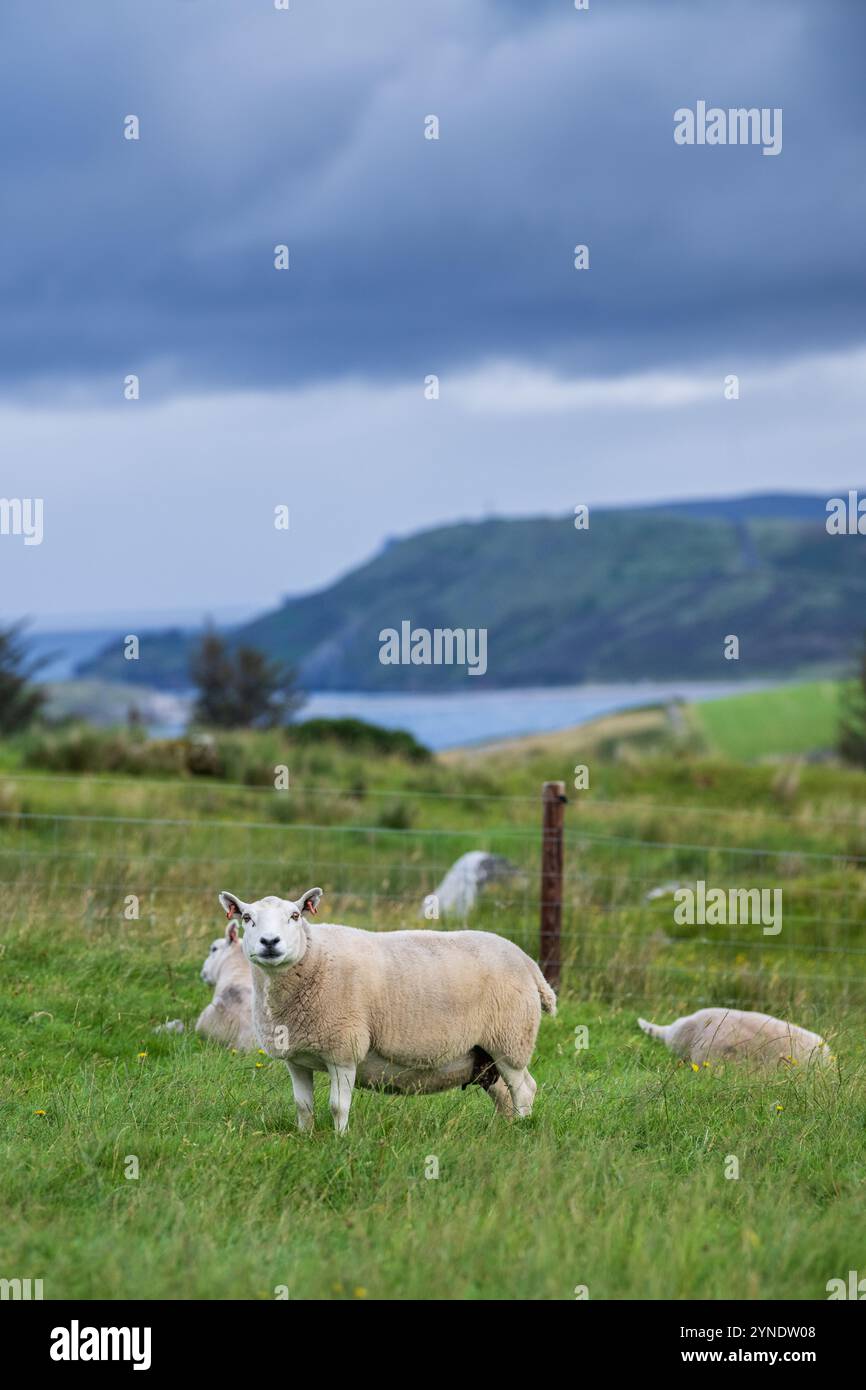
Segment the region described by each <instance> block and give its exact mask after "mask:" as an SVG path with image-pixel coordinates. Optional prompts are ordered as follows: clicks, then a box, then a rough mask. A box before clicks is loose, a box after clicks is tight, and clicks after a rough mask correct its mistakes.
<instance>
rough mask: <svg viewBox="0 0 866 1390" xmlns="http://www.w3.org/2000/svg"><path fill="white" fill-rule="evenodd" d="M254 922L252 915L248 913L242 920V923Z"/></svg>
mask: <svg viewBox="0 0 866 1390" xmlns="http://www.w3.org/2000/svg"><path fill="white" fill-rule="evenodd" d="M252 920H253V919H252V917H251V916H250V914H249V913H248V912H245V913H244V915H243V917H242V918H241V921H242V922H247V923H250V922H251V921H252Z"/></svg>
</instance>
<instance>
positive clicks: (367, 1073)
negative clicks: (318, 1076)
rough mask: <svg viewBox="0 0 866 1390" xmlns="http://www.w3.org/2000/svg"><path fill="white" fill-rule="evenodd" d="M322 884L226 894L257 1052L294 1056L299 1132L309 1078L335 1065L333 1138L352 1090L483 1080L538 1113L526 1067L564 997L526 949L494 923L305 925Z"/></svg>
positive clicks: (422, 1088) (505, 1106)
mask: <svg viewBox="0 0 866 1390" xmlns="http://www.w3.org/2000/svg"><path fill="white" fill-rule="evenodd" d="M321 897H322V890H321V888H310V889H309V890H308V891H307V892H306V893H304V894H302V896H301V897H300V898H299V899H298V901H297V902H291V901H289V900H287V899H284V898H277V897H266V898H261V899H259V901H257V902H252V903H245V902H243V901H242V900H241V899H240V898H238V897H236V896H235V895H234V894H233V893H220V895H219V900H220V903H221V904H222V906H223V908H224V909H225V912H226V913H227V915H228V917H229V919H232V918H234V917H236V916H237V917H239V918H240V919H241V921H242V922H243V927H244V936H243V949H244V954H245V955H246V957H247V959H248V960H249V961H250V962H251V964H252V965H253V972H252V975H253V1023H254V1028H255V1033H256V1038H257V1041H258V1044H259V1046H260V1047H262V1048H264V1050H265V1051H266V1052H267V1053H268V1055H269V1056H271V1057H279V1058H282V1059H283V1060H284V1061H285V1062H287V1064H288V1068H289V1072H290V1074H291V1078H292V1089H293V1091H294V1097H295V1104H296V1106H297V1111H298V1126H299V1128H300V1129H304V1130H305V1129H310V1128H311V1127H312V1124H313V1073H314V1072H316V1071H327V1073H328V1076H329V1077H330V1082H331V1096H330V1101H331V1114H332V1116H333V1118H334V1125H335V1128H336V1129H337V1132H338V1133H342V1132H343V1131H344V1130H345V1128H346V1126H347V1124H348V1120H349V1107H350V1105H351V1100H352V1089H353V1087H354V1086H355V1084H356V1083H357V1084H358V1085H359V1086H366V1087H376V1088H381V1089H384V1090H387V1091H391V1092H398V1093H401V1094H406V1093H412V1092H432V1091H443V1090H448V1089H450V1088H451V1087H454V1086H466V1085H469V1084H470V1083H473V1082H477V1083H478V1084H480V1085H482V1086H484V1088H485V1089H486V1090H488V1091H489V1093H490V1095H491V1098H492V1099H493V1102H494V1104H495V1105H496V1107H497V1109H498V1110H500V1111H501V1112H504V1113H510V1112H511V1109H512V1106H513V1113H514V1114H515V1115H517V1116H520V1117H522V1116H526V1115H529V1114H531V1113H532V1103H533V1100H534V1097H535V1089H536V1087H535V1082H534V1080H533V1079H532V1077H531V1076H530V1074H529V1071H528V1070H527V1068H528V1065H529V1061H530V1058H531V1056H532V1052H533V1048H534V1047H535V1040H536V1037H537V1035H538V1026H539V1022H540V1020H541V1013H542V1010H544V1011H545V1012H547V1013H550V1014H553V1013H555V1012H556V996H555V995H554V993H553V990H552V989H551V988H550V986H549V985H548V983H547V981H546V980H545V979H544V976H543V975H542V973H541V971H540V970H539V968H538V966H537V965H536V964H535V962H534V961H533V960H531V959H530V958H529V956H527V955H526V954H525V953H524V952H523V951H521V949H520V947H519V946H515V945H514V944H513V942H511V941H506V940H505V938H504V937H501V936H495V935H494V934H493V933H491V932H476V931H459V932H438V931H396V932H369V931H361V930H359V929H358V928H356V927H344V926H335V925H324V924H322V925H317V924H311V923H309V922H308V921H306V920H305V918H304V916H303V913H304V912H305V911H308V912H310V913H313V914H315V912H316V909H317V907H318V903H319V900H320V899H321Z"/></svg>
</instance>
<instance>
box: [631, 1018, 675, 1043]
mask: <svg viewBox="0 0 866 1390" xmlns="http://www.w3.org/2000/svg"><path fill="white" fill-rule="evenodd" d="M637 1022H638V1027H639V1028H642V1029H643V1030H644V1032H645V1033H649V1035H650V1037H651V1038H659V1039H660V1041H661V1042H667V1040H668V1030H667V1026H666V1025H665V1024H662V1023H648V1022H647V1020H646V1019H645V1018H639V1019H638V1021H637Z"/></svg>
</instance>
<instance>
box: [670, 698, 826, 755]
mask: <svg viewBox="0 0 866 1390" xmlns="http://www.w3.org/2000/svg"><path fill="white" fill-rule="evenodd" d="M839 690H840V687H839V683H838V682H837V681H807V682H805V683H804V684H802V685H784V686H780V687H779V688H777V689H775V690H761V691H758V692H756V693H753V694H750V695H731V696H728V697H727V698H726V699H724V700H708V701H707V702H706V703H705V704H700V705H697V706H696V707H695V719H696V721H697V724H698V726H699V728H700V730H701V731H702V733H703V734H704V735H705V737H706V739H707V742H708V743H709V744H710V747H711V749H712V751H713V752H714V753H717V754H721V755H722V756H723V757H727V758H737V759H741V758H742V759H752V758H760V757H762V756H764V755H768V754H769V755H784V754H786V753H790V754H796V753H809V752H811V751H812V750H813V749H822V748H833V747H834V746H835V743H836V733H837V725H838V720H839Z"/></svg>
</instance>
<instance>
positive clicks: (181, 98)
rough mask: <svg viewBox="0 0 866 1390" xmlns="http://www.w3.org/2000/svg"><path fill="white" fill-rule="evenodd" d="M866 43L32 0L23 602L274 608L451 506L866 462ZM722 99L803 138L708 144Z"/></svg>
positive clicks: (12, 70) (682, 25)
mask: <svg viewBox="0 0 866 1390" xmlns="http://www.w3.org/2000/svg"><path fill="white" fill-rule="evenodd" d="M864 49H866V7H862V6H859V5H857V4H855V3H849V0H838V3H837V2H836V0H821V3H820V4H816V3H814V0H778V3H775V0H763V2H762V3H761V5H760V6H756V5H755V4H754V3H753V0H742V2H740V0H728V2H727V3H726V4H724V5H720V4H716V3H712V2H711V0H703V2H702V0H682V2H681V3H680V0H633V3H627V2H626V0H619V3H616V0H591V7H590V10H589V11H588V12H579V11H576V10H575V9H574V7H573V4H572V3H571V0H548V2H547V3H542V2H540V0H531V3H530V0H526V2H525V3H523V0H437V2H436V3H435V4H428V3H424V0H291V8H290V10H289V11H288V12H285V11H277V10H275V9H274V8H273V2H272V0H148V3H147V4H146V5H143V4H141V3H139V0H82V3H79V4H76V5H74V6H72V5H70V4H68V3H67V0H42V3H40V4H34V3H33V2H32V0H4V4H3V6H2V10H0V131H2V140H0V148H2V160H3V171H2V193H0V198H2V206H3V216H2V219H0V293H2V314H0V439H2V470H0V478H2V481H0V496H5V497H7V498H11V497H41V498H43V499H44V540H43V542H42V544H41V545H38V546H29V547H27V546H24V544H23V539H22V538H21V537H16V536H0V609H2V613H3V615H4V616H7V617H8V616H16V615H18V614H21V613H29V614H31V615H32V616H33V617H34V618H35V619H37V620H38V621H39V622H40V623H42V624H43V625H44V624H45V623H47V622H50V621H53V620H54V619H55V618H56V617H58V616H65V617H66V618H67V619H69V618H71V617H75V618H76V619H79V618H80V619H89V620H96V619H98V618H99V617H100V616H101V615H103V614H106V613H111V614H112V615H115V616H116V617H118V618H119V619H122V618H123V615H127V614H128V621H129V622H133V621H134V620H136V619H137V618H139V617H140V615H142V614H153V613H159V612H166V613H168V612H173V611H176V612H179V613H182V614H184V615H189V614H194V613H204V612H215V613H218V614H219V613H227V612H229V611H242V610H250V609H253V608H258V607H264V606H269V605H271V604H273V603H274V602H275V601H277V600H278V599H279V598H280V597H282V596H283V595H285V594H287V593H296V592H299V591H301V590H303V589H308V588H310V587H313V586H319V585H321V584H323V583H325V582H327V581H328V580H329V579H331V578H332V577H334V576H335V575H336V574H338V573H341V572H343V571H344V570H346V569H347V568H349V567H350V566H352V565H354V564H356V563H357V562H359V561H361V560H363V559H365V558H367V557H368V556H369V555H370V554H371V553H372V552H373V551H375V550H376V549H377V548H378V547H379V546H380V545H381V543H382V541H383V539H384V538H386V537H388V536H389V535H393V534H405V533H407V532H411V531H414V530H418V529H422V528H427V527H430V526H432V525H435V524H438V523H439V522H442V521H447V520H453V519H458V518H465V517H479V516H483V515H486V514H488V513H490V512H497V513H500V514H514V515H525V514H533V513H562V512H567V511H571V510H572V508H573V506H574V505H575V503H577V502H581V501H586V502H590V503H593V502H602V501H604V502H629V501H638V500H656V499H661V498H666V497H681V496H698V495H720V494H730V493H735V492H740V491H756V490H768V489H778V490H786V491H795V490H797V491H802V490H808V491H815V492H824V491H827V490H828V489H830V490H832V489H836V488H838V487H839V486H841V485H845V486H847V485H852V486H853V485H856V483H857V482H858V481H861V480H863V479H864V469H863V465H862V460H863V457H864V444H866V406H864V395H866V393H864V385H866V329H864V301H866V293H864V290H866V285H864V279H866V269H864V264H866V262H864V255H863V228H864V225H866V180H864V178H863V157H864V128H866V84H864V83H863V80H862V55H863V52H864ZM698 100H704V101H706V102H707V103H708V105H710V106H713V105H716V106H721V107H725V108H727V107H735V106H757V107H770V108H776V107H780V108H782V111H783V147H782V151H781V153H780V154H779V155H778V156H775V157H766V156H763V155H762V153H761V149H760V148H759V147H753V146H746V147H742V146H729V147H709V146H703V147H700V146H694V147H683V146H679V145H677V144H675V143H674V140H673V129H674V119H673V113H674V111H675V110H676V109H677V108H679V107H683V106H690V107H694V106H695V104H696V102H697V101H698ZM130 114H133V115H136V116H138V118H139V120H140V127H141V130H140V139H139V140H138V141H131V140H126V139H124V138H123V125H124V118H125V117H126V116H128V115H130ZM429 115H436V116H437V117H438V119H439V122H440V138H439V140H438V141H433V140H427V139H425V138H424V122H425V117H427V116H429ZM278 243H285V244H287V245H288V246H289V248H290V269H289V270H288V271H285V272H282V271H276V270H275V269H274V266H273V259H274V247H275V245H276V244H278ZM577 243H586V244H587V245H588V246H589V248H590V269H589V270H587V271H576V270H575V269H574V268H573V248H574V247H575V245H576V244H577ZM130 373H135V374H137V375H138V376H139V377H140V381H141V399H140V400H138V401H125V400H124V399H123V383H124V378H125V377H126V376H127V375H128V374H130ZM430 373H436V374H437V375H438V376H439V378H440V398H439V400H432V401H431V400H427V399H425V396H424V389H423V388H424V378H425V377H426V376H427V375H428V374H430ZM730 373H736V374H737V375H738V376H739V378H740V399H739V400H737V401H729V400H725V398H724V395H723V383H724V378H725V377H726V376H727V375H728V374H730ZM828 495H830V494H829V492H828ZM281 503H283V504H286V505H287V506H288V507H289V508H290V514H291V528H290V530H289V532H288V533H285V532H277V531H275V530H274V527H273V509H274V507H275V506H277V505H278V504H281Z"/></svg>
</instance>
